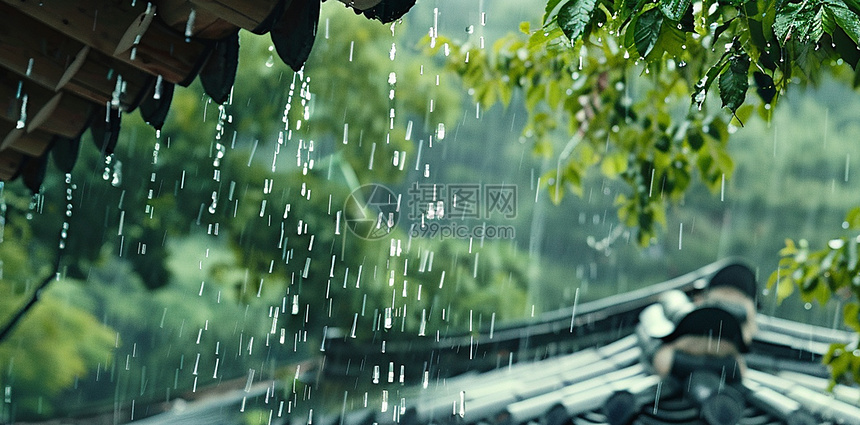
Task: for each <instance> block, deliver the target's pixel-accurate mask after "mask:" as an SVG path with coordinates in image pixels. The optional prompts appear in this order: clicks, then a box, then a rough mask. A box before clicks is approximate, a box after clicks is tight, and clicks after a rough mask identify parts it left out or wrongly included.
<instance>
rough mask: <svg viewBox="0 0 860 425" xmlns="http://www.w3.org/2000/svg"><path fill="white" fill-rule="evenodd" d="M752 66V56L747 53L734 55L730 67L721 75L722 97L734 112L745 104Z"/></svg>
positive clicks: (730, 60)
mask: <svg viewBox="0 0 860 425" xmlns="http://www.w3.org/2000/svg"><path fill="white" fill-rule="evenodd" d="M749 68H750V58H749V56H747V55H746V53H742V54H739V55H734V56H732V57H731V58H730V59H729V67H728V69H726V70H725V72H723V74H722V75H720V83H719V85H720V99H721V100H722V101H723V106H724V107H727V108H729V110H731V111H732V113H734V112H735V111H737V109H738V108H739V107H740V106H741V105H743V103H744V99H745V98H746V94H747V89H748V88H749V77H748V75H747V73H748V72H749Z"/></svg>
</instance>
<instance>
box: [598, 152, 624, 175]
mask: <svg viewBox="0 0 860 425" xmlns="http://www.w3.org/2000/svg"><path fill="white" fill-rule="evenodd" d="M626 170H627V155H625V154H624V153H623V152H616V153H613V154H611V155H607V156H605V157H604V158H603V161H601V163H600V171H601V172H603V175H605V176H607V177H609V178H616V177H618V175H619V174H621V173H623V172H624V171H626Z"/></svg>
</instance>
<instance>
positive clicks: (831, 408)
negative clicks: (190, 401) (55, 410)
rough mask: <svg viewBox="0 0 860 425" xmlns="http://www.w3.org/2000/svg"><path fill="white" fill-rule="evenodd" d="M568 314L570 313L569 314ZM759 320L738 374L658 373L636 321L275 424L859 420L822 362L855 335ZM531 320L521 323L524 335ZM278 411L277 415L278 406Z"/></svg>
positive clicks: (850, 398)
mask: <svg viewBox="0 0 860 425" xmlns="http://www.w3.org/2000/svg"><path fill="white" fill-rule="evenodd" d="M719 266H720V264H717V265H712V266H709V267H705V268H703V269H701V270H698V271H696V272H693V273H690V274H688V275H685V276H682V277H680V278H678V279H674V280H673V281H670V282H667V283H664V284H659V285H655V286H654V287H652V291H653V293H652V292H649V291H641V292H638V293H635V294H634V295H635V296H631V294H621V295H618V296H615V297H610V298H609V299H605V300H600V301H597V302H595V303H594V304H584V305H582V306H581V307H582V311H584V312H586V313H587V314H596V315H599V316H601V317H603V318H604V319H606V320H608V323H611V322H612V320H611V319H612V316H613V315H624V314H629V313H630V311H641V309H642V303H641V302H637V301H636V300H653V299H654V298H653V297H652V296H653V295H655V294H656V293H657V292H659V291H664V290H671V289H678V288H682V289H684V288H686V289H688V290H691V291H695V290H696V288H700V287H701V285H700V283H696V282H700V279H701V278H703V277H706V276H708V275H709V274H711V273H713V272H714V270H716V268H718V267H719ZM620 306H626V307H624V308H620ZM610 313H611V314H610ZM584 314H585V313H584ZM556 315H558V314H556V313H552V314H548V315H545V316H544V317H543V321H542V322H541V323H542V324H543V325H547V326H548V324H549V321H547V318H554V317H555V316H556ZM566 320H567V321H568V322H569V321H570V318H569V317H568V318H567V319H566ZM541 323H537V324H536V323H531V324H529V325H528V326H532V327H534V326H540V325H541ZM756 323H757V325H758V329H759V330H758V332H757V333H756V337H755V339H754V340H753V342H752V344H751V346H750V350H749V352H748V353H745V354H744V355H743V359H744V361H745V363H746V368H747V369H746V370H744V372H743V374H742V379H741V380H739V381H736V382H732V381H731V380H730V379H726V376H718V375H717V374H713V373H709V372H706V371H697V372H694V373H693V374H692V375H690V376H689V377H688V379H687V380H686V381H684V382H679V381H677V380H672V379H668V378H666V377H661V376H658V375H656V374H655V373H654V372H652V368H651V367H650V366H649V365H648V364H645V363H643V361H642V356H641V354H642V349H641V348H640V344H639V342H638V340H637V337H636V335H635V334H634V333H633V332H632V331H630V330H629V329H630V328H629V327H628V328H627V329H628V331H626V332H625V334H624V335H621V336H620V337H613V336H611V335H612V333H607V332H602V333H600V332H598V333H600V334H601V335H603V337H602V338H603V339H602V341H597V342H595V343H593V345H592V346H590V347H586V348H583V349H579V350H577V351H575V352H573V353H569V354H562V355H555V356H552V357H548V358H545V359H542V360H539V361H528V360H523V361H519V362H512V363H510V364H503V365H500V366H498V367H496V368H494V369H492V370H486V371H483V372H477V371H468V372H466V373H462V374H460V375H457V376H444V374H442V373H437V374H436V375H435V378H434V379H429V380H428V379H425V380H424V381H423V382H422V384H419V385H416V386H412V387H403V389H402V390H401V391H400V393H401V394H402V395H403V396H404V397H403V400H402V402H401V400H397V401H396V402H392V403H391V406H388V407H385V408H380V406H369V407H366V408H360V409H352V410H347V409H344V411H343V412H341V411H336V412H325V411H322V412H320V411H317V412H316V413H314V414H313V415H312V416H311V417H309V416H307V415H295V416H293V415H286V414H284V415H277V414H275V415H274V416H273V420H272V423H273V424H285V423H290V424H291V425H312V424H315V425H371V424H374V423H376V424H380V425H386V424H388V425H391V424H394V423H399V424H403V425H430V424H480V425H570V424H575V425H587V424H612V425H617V424H646V425H648V424H710V425H717V424H720V425H722V424H727V425H728V424H743V425H757V424H791V425H795V424H860V407H858V402H860V388H858V387H852V386H846V385H836V386H835V387H834V388H833V391H832V392H829V391H827V387H828V383H829V376H830V375H829V371H828V370H827V369H826V368H825V367H824V365H823V364H822V363H821V358H822V356H823V355H824V354H825V353H826V352H827V350H828V348H829V345H830V344H831V343H851V342H853V341H854V338H856V335H854V334H852V333H849V332H844V331H840V330H834V329H828V328H822V327H817V326H812V325H809V324H804V323H798V322H794V321H790V320H785V319H779V318H775V317H770V316H765V315H760V314H759V315H758V316H757V318H756ZM521 326H526V325H521ZM550 327H551V326H550ZM523 329H524V328H522V327H521V328H520V333H521V334H522V333H523V332H524V331H523ZM594 329H595V330H596V331H599V330H600V329H599V328H594ZM515 331H516V329H515V328H514V327H511V328H508V329H507V330H506V331H503V332H510V333H511V334H512V335H513V334H515V333H516V332H515ZM497 335H498V334H497ZM568 335H569V334H568ZM567 337H568V338H570V337H569V336H567ZM454 340H456V338H454ZM488 345H489V344H488ZM329 351H331V350H329ZM442 351H444V349H442V348H437V349H436V351H435V353H434V354H435V355H437V356H438V355H439V354H440V353H441V352H442ZM221 408H222V409H223V406H222V407H221ZM235 408H236V406H235V405H234V409H235ZM270 408H271V406H270ZM272 411H273V412H275V413H277V409H276V408H274V409H272ZM164 418H165V419H164V421H161V422H159V420H158V417H155V418H153V419H152V421H151V422H147V423H152V424H173V423H190V422H171V421H169V420H167V417H166V416H165V417H164Z"/></svg>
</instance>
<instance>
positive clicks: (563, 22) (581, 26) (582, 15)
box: [558, 0, 597, 43]
mask: <svg viewBox="0 0 860 425" xmlns="http://www.w3.org/2000/svg"><path fill="white" fill-rule="evenodd" d="M596 4H597V0H571V1H569V2H567V3H565V4H564V6H562V7H561V10H559V11H558V26H559V27H561V30H562V31H564V35H566V36H567V38H569V39H570V41H571V42H573V43H575V42H576V41H577V40H579V38H580V37H582V34H583V33H585V28H586V27H587V26H588V23H589V21H591V15H592V14H593V13H594V6H595V5H596Z"/></svg>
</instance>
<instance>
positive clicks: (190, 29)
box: [185, 8, 197, 43]
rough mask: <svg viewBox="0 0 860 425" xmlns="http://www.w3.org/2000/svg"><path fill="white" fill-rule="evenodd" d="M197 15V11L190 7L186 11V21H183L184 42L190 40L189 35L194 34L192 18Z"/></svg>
mask: <svg viewBox="0 0 860 425" xmlns="http://www.w3.org/2000/svg"><path fill="white" fill-rule="evenodd" d="M196 17H197V11H196V10H194V8H191V12H188V21H186V22H185V42H186V43H189V42H191V36H192V35H194V20H195V18H196Z"/></svg>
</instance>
